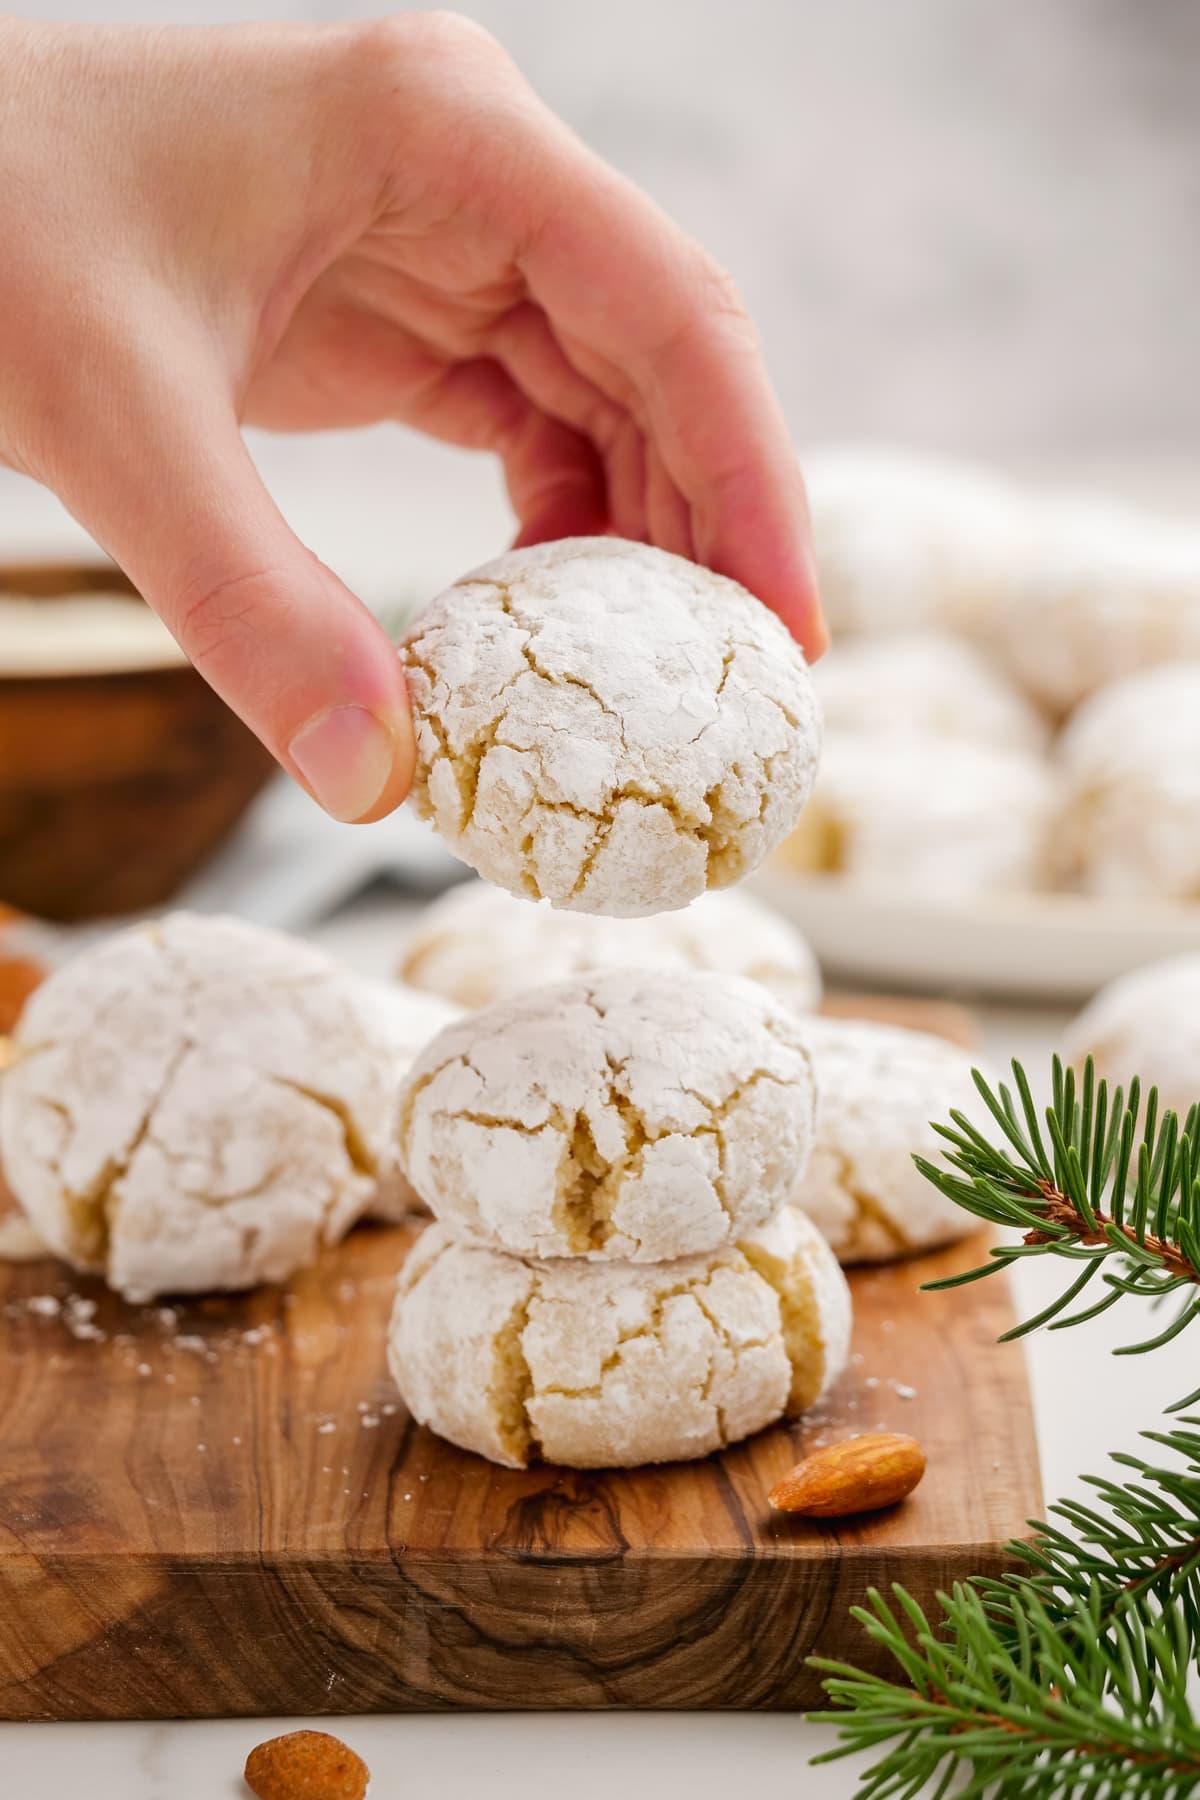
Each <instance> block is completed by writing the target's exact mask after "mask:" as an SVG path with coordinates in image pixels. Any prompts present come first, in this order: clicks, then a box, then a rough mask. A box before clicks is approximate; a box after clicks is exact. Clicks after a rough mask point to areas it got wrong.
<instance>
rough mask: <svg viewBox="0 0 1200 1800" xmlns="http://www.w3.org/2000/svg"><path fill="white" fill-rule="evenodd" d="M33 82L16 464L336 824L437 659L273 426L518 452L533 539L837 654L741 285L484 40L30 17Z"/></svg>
mask: <svg viewBox="0 0 1200 1800" xmlns="http://www.w3.org/2000/svg"><path fill="white" fill-rule="evenodd" d="M0 89H2V91H3V104H2V105H0V243H2V244H3V247H4V248H3V254H2V255H0V321H2V324H0V459H2V460H4V461H6V462H8V463H9V464H11V465H12V466H13V467H15V468H17V469H21V470H24V471H26V472H27V473H28V474H30V475H32V476H34V477H36V478H37V479H38V480H40V481H42V482H44V483H45V484H46V485H47V486H49V487H51V488H53V489H54V490H55V492H56V493H58V494H59V495H60V496H61V498H62V499H63V501H64V502H65V503H66V505H67V506H68V507H69V508H70V509H71V511H72V512H73V513H74V514H75V515H76V517H77V518H78V519H80V520H81V521H82V523H83V524H84V525H85V526H86V527H87V529H88V530H89V531H90V532H91V533H92V534H93V536H95V537H96V538H97V539H98V540H99V541H100V542H101V543H102V544H103V545H104V546H105V547H106V548H107V549H108V550H109V551H110V552H111V554H112V555H113V556H114V557H115V558H116V560H117V561H118V562H119V563H120V564H121V566H122V567H123V568H124V569H125V570H126V571H127V572H128V573H129V575H130V576H131V577H132V578H133V580H134V581H135V582H136V583H137V585H138V587H139V588H140V589H141V591H142V592H143V593H144V594H145V595H146V597H147V599H148V600H149V601H150V602H151V604H152V605H153V606H154V607H155V608H156V609H157V610H158V612H159V613H161V615H162V617H163V618H164V619H165V621H166V623H167V624H168V625H169V626H170V628H171V630H172V631H173V632H174V633H175V635H176V637H177V638H178V639H179V642H180V643H181V644H182V646H183V648H184V650H185V651H186V653H187V654H188V656H189V657H190V658H191V659H192V661H193V662H194V663H195V664H196V667H197V668H198V669H200V670H201V672H202V673H203V674H204V675H205V676H206V677H207V678H208V680H209V681H210V682H211V683H212V684H213V686H214V687H215V688H216V689H217V690H218V692H219V693H221V694H222V695H223V696H224V697H225V699H226V700H227V701H228V702H229V704H230V705H231V706H233V707H234V708H235V709H236V710H237V712H239V713H240V714H241V716H242V717H243V718H244V719H245V720H246V721H247V723H248V724H249V725H250V726H251V727H252V728H253V729H254V730H255V731H256V732H257V733H258V735H259V736H260V737H261V738H262V739H263V741H264V743H266V744H267V745H268V747H269V748H270V749H271V750H272V751H273V752H274V754H275V755H276V756H277V757H278V758H279V760H280V762H281V763H282V764H283V766H284V767H285V768H286V769H288V770H290V772H291V773H292V774H293V775H296V776H298V777H299V778H300V779H301V780H302V781H303V782H304V783H305V784H306V785H307V786H308V787H309V789H310V790H311V792H312V793H313V794H314V795H315V796H316V798H317V799H318V800H319V801H320V802H321V803H322V805H323V806H325V807H326V809H327V810H328V811H329V812H331V813H332V814H333V815H334V816H335V817H336V818H340V819H373V818H379V817H381V816H382V815H383V814H384V813H386V812H388V811H390V809H391V808H392V807H394V806H395V805H397V804H398V803H399V801H400V800H402V799H403V797H404V794H405V792H406V791H407V787H408V782H409V776H410V771H411V764H412V736H411V728H410V724H409V719H408V711H407V703H406V698H405V693H404V686H403V681H402V678H401V675H400V671H399V668H398V665H397V662H396V658H395V656H394V654H393V653H392V650H391V648H390V646H389V644H388V642H387V640H386V638H385V636H384V634H383V632H382V631H381V630H380V628H379V626H378V625H377V624H376V623H375V622H374V620H373V619H372V618H371V617H370V615H369V614H368V612H367V611H366V609H365V608H364V607H363V606H362V605H361V604H360V603H359V601H357V600H356V599H355V598H354V596H353V595H352V594H351V593H350V592H349V591H348V590H347V589H346V588H345V587H344V586H343V585H342V584H341V582H339V581H338V579H337V577H336V575H334V574H333V573H332V572H331V571H330V570H328V569H326V568H324V567H323V566H322V564H321V563H319V562H318V561H317V560H316V558H315V557H313V556H312V555H311V553H310V552H309V551H307V550H306V549H305V548H304V546H303V545H302V544H301V543H300V542H299V540H298V539H297V538H296V537H295V536H294V535H293V534H292V532H291V530H290V529H289V527H288V526H287V524H286V523H285V522H284V520H283V518H282V517H281V515H280V513H279V512H278V510H277V509H276V507H275V506H274V504H273V503H272V501H271V499H270V498H269V496H268V495H267V493H266V491H265V489H264V488H263V486H262V484H261V482H260V481H259V478H258V476H257V474H256V472H255V470H254V467H253V465H252V463H251V461H250V459H249V456H248V454H247V452H246V449H245V447H244V445H243V442H242V437H241V433H240V429H239V427H240V424H241V423H242V422H243V421H248V422H252V423H257V424H262V425H266V426H270V427H273V428H275V429H280V430H313V429H318V428H320V427H324V426H347V425H357V424H366V423H368V422H370V421H374V420H378V419H397V420H403V421H404V422H405V423H406V424H409V425H414V426H416V427H418V428H419V429H421V430H423V431H427V432H429V433H430V434H432V435H433V436H435V437H440V438H445V439H447V440H448V441H450V442H452V443H456V444H466V445H472V446H475V447H478V448H480V449H488V450H493V451H495V452H496V453H497V454H498V455H499V456H500V457H501V458H502V459H503V462H504V468H505V473H506V476H507V481H508V488H509V493H510V495H511V497H512V502H513V506H514V507H515V509H516V512H517V514H518V517H519V519H520V522H521V529H520V540H519V541H520V542H522V543H530V542H535V541H537V540H539V539H542V538H548V537H558V536H563V535H565V534H568V533H574V532H600V531H609V530H611V531H615V532H618V533H620V534H622V535H624V536H626V537H634V538H646V539H649V540H650V541H651V542H653V543H656V544H660V545H662V546H664V547H665V548H666V549H668V550H676V551H679V552H681V553H682V554H683V555H685V556H692V557H695V558H697V559H699V560H700V561H702V562H705V563H709V564H711V565H712V566H713V567H714V568H717V569H720V570H723V571H724V572H726V573H727V574H730V575H733V576H736V577H737V578H738V579H739V580H740V581H742V582H744V583H745V584H746V586H747V587H749V588H750V589H752V590H753V592H755V593H757V594H758V595H759V596H760V597H761V598H762V599H764V600H766V601H767V602H768V603H769V604H770V605H772V606H774V607H775V608H776V610H777V611H778V612H779V613H780V614H781V615H782V616H783V618H784V619H785V620H786V622H787V623H788V624H789V625H790V626H791V628H792V629H793V630H794V631H795V633H796V634H797V636H798V637H799V638H800V639H801V640H802V641H803V642H804V643H805V644H806V645H807V647H808V648H809V649H810V650H818V649H819V648H820V647H821V644H822V642H823V637H822V628H821V624H820V617H819V611H818V606H817V600H816V587H815V578H814V574H813V565H812V561H811V556H810V552H809V546H808V536H807V524H806V514H805V505H804V493H803V488H802V485H801V480H800V476H799V472H798V470H797V466H796V460H795V455H794V452H793V449H792V446H791V442H790V440H789V437H788V433H787V431H786V428H785V426H784V422H783V419H782V417H781V416H780V413H779V410H778V407H777V406H776V403H775V401H774V399H773V397H772V393H771V389H770V387H769V385H768V382H767V377H766V374H765V371H764V369H763V365H762V361H761V358H760V355H759V351H758V346H757V342H756V339H755V336H754V332H753V329H752V327H751V325H750V322H749V320H748V319H747V317H746V314H745V311H744V309H743V307H742V305H741V302H740V300H739V298H738V296H737V293H736V290H735V289H734V287H733V285H732V283H731V282H730V281H729V279H728V278H727V277H726V276H725V275H724V274H723V273H722V271H721V270H720V269H719V268H717V267H716V266H715V265H714V264H713V263H712V262H711V261H710V260H709V258H708V257H707V256H706V255H705V254H704V252H703V251H702V250H700V249H699V248H698V246H697V245H696V244H694V243H693V242H692V241H691V240H690V239H689V238H687V237H685V236H684V235H683V234H682V233H681V232H680V231H678V230H677V229H676V228H675V227H674V226H673V225H672V224H671V223H670V221H669V220H668V219H666V218H665V217H664V216H663V215H662V214H661V213H660V212H659V211H658V210H657V209H656V208H655V207H654V206H653V205H652V204H651V202H650V201H649V200H648V199H647V198H646V197H645V195H643V194H642V193H640V192H639V190H638V189H637V188H635V187H633V186H632V185H631V184H630V183H628V182H627V181H625V180H623V179H622V178H621V177H620V176H619V175H617V174H616V173H615V172H614V171H613V170H612V169H610V168H608V167H607V166H606V165H605V164H604V163H603V162H601V161H600V160H599V158H597V157H595V156H593V155H592V154H591V153H590V152H589V151H588V150H587V149H586V148H585V147H584V146H583V145H582V144H581V143H580V142H579V141H578V140H577V139H576V138H575V137H574V136H573V135H572V134H571V133H570V132H569V131H568V130H567V129H566V127H565V126H564V125H563V124H562V123H561V122H560V121H559V120H558V119H556V118H555V117H554V115H553V114H552V113H550V112H549V111H548V110H547V108H546V107H545V106H543V105H542V103H541V102H540V101H539V100H538V98H537V97H536V95H535V94H534V93H533V92H532V90H531V89H530V88H529V87H528V85H527V84H526V83H525V82H524V80H523V79H522V78H521V76H520V74H519V73H518V72H517V70H516V69H515V68H514V67H513V65H512V64H511V62H509V60H508V58H507V57H506V56H505V54H504V53H503V51H502V50H501V49H500V48H499V46H498V45H497V44H496V43H494V42H493V40H492V39H491V38H490V37H488V36H487V34H486V33H485V32H483V31H481V30H480V29H478V28H477V27H475V26H474V25H471V24H469V23H468V22H466V21H465V20H463V19H460V18H457V17H455V16H454V15H452V14H438V13H432V14H420V13H408V14H404V15H401V16H399V17H397V18H395V19H392V20H388V21H384V22H374V23H370V24H355V25H351V26H347V27H335V28H309V27H307V26H296V27H279V26H264V27H252V28H234V29H218V30H141V29H91V28H84V27H77V26H42V25H33V24H28V23H24V22H22V21H19V20H11V19H6V20H2V21H0ZM399 549H400V547H399V546H398V553H399Z"/></svg>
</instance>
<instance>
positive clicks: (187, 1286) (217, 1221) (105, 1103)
mask: <svg viewBox="0 0 1200 1800" xmlns="http://www.w3.org/2000/svg"><path fill="white" fill-rule="evenodd" d="M13 1051H14V1055H13V1060H12V1062H11V1064H10V1066H9V1067H8V1069H7V1070H6V1071H5V1074H4V1079H3V1083H2V1084H0V1146H2V1151H3V1159H4V1172H5V1176H6V1177H7V1180H8V1183H9V1185H10V1187H11V1188H12V1190H13V1192H14V1194H15V1195H16V1196H17V1198H18V1200H19V1201H20V1203H21V1205H22V1207H23V1208H24V1210H25V1212H26V1213H27V1214H28V1216H29V1218H30V1220H31V1221H32V1223H33V1225H34V1227H35V1229H36V1230H37V1231H38V1232H39V1233H40V1235H41V1236H42V1237H43V1238H44V1239H45V1241H46V1243H47V1244H48V1245H49V1246H50V1248H51V1249H52V1250H53V1251H54V1252H55V1254H57V1255H59V1256H61V1257H63V1258H64V1259H65V1260H66V1261H67V1262H69V1263H71V1264H73V1265H74V1267H76V1268H77V1269H84V1270H93V1271H96V1272H97V1273H100V1274H103V1275H105V1276H106V1277H107V1279H108V1281H109V1283H110V1284H111V1285H112V1286H113V1287H114V1288H116V1289H117V1290H118V1291H119V1292H120V1293H122V1294H124V1295H125V1296H126V1297H127V1298H128V1299H130V1300H148V1299H150V1298H152V1297H153V1296H154V1295H156V1294H161V1293H175V1292H178V1293H184V1292H197V1291H203V1290H206V1289H215V1288H230V1289H232V1288H244V1287H249V1286H251V1285H252V1284H254V1283H256V1282H260V1281H277V1280H282V1279H283V1278H284V1277H285V1276H287V1275H289V1274H290V1273H291V1272H292V1270H294V1269H296V1268H298V1267H300V1266H301V1265H302V1264H304V1263H307V1262H309V1261H311V1259H312V1258H313V1256H314V1255H315V1254H316V1252H317V1250H318V1249H319V1247H320V1246H321V1245H322V1244H329V1243H333V1242H335V1241H336V1240H337V1239H338V1238H340V1237H341V1236H342V1234H343V1233H344V1232H345V1231H346V1230H347V1229H348V1228H349V1226H350V1225H352V1224H353V1223H354V1221H355V1220H356V1219H357V1218H358V1217H359V1216H360V1215H361V1214H362V1212H363V1211H364V1210H365V1209H366V1208H367V1207H368V1206H369V1205H370V1204H371V1202H372V1200H373V1199H374V1197H375V1195H376V1191H377V1186H378V1182H379V1177H380V1172H381V1169H382V1168H383V1167H384V1166H385V1164H386V1160H387V1158H388V1157H389V1156H390V1155H391V1154H392V1153H393V1152H392V1148H391V1141H390V1140H391V1131H392V1124H393V1109H394V1104H395V1098H396V1087H397V1069H396V1066H395V1058H394V1054H393V1050H392V1046H391V1044H390V1042H389V1039H388V1036H387V1034H386V1033H385V1032H383V1030H382V1029H381V1028H380V1027H379V1025H378V1015H377V1013H376V1011H375V1007H374V1005H373V1003H372V1002H371V1000H370V998H369V993H368V990H367V989H366V988H365V986H364V984H362V983H359V982H356V981H354V980H353V979H351V978H350V977H348V976H346V975H345V974H343V972H342V971H341V970H340V969H339V968H338V967H337V966H336V965H335V964H334V963H332V962H330V961H329V960H328V958H326V957H325V956H323V955H321V954H319V953H318V952H316V951H314V950H312V949H309V948H308V947H307V946H305V945H303V944H300V943H297V942H295V941H294V940H293V939H290V938H285V937H281V936H279V935H278V934H276V933H274V932H271V931H264V930H261V929H259V928H257V927H255V926H252V925H247V924H243V923H242V922H240V921H238V920H235V919H223V918H199V917H193V916H191V915H188V914H186V913H177V914H174V915H172V916H169V917H167V918H165V919H163V920H161V921H160V922H159V923H156V924H153V925H146V926H137V927H135V928H133V929H131V930H127V931H123V932H120V933H119V934H117V935H115V936H113V937H111V938H109V939H107V940H106V941H105V942H103V943H102V944H100V945H98V946H96V947H95V948H91V949H88V950H85V951H83V952H82V953H81V954H80V955H79V956H77V957H76V958H75V959H74V960H73V961H71V962H69V963H67V964H65V965H64V966H63V967H62V968H60V969H58V970H56V971H55V973H54V974H52V975H51V976H50V977H49V979H48V980H47V981H45V982H44V983H43V985H42V986H41V987H40V988H38V989H37V991H36V992H35V993H34V994H33V995H32V996H31V998H30V1000H29V1001H28V1003H27V1005H26V1007H25V1010H24V1012H23V1013H22V1015H21V1019H20V1023H19V1025H18V1027H17V1030H16V1033H15V1036H14V1040H13Z"/></svg>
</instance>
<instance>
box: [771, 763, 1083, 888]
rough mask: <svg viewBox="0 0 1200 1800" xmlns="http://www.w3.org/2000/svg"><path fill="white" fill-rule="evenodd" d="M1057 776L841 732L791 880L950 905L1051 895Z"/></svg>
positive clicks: (800, 839) (1041, 768)
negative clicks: (838, 882)
mask: <svg viewBox="0 0 1200 1800" xmlns="http://www.w3.org/2000/svg"><path fill="white" fill-rule="evenodd" d="M1056 800H1057V788H1056V784H1055V781H1054V777H1053V774H1052V772H1051V770H1050V769H1049V767H1048V766H1047V765H1046V764H1045V763H1044V762H1043V760H1042V759H1041V758H1040V757H1037V756H1034V755H1033V754H1032V753H1030V752H1028V751H1020V750H1003V749H999V748H996V747H994V746H991V745H985V744H969V743H956V744H954V745H953V747H952V748H948V747H947V745H946V743H945V742H944V741H939V740H938V739H935V738H930V737H918V736H912V737H908V736H903V735H902V736H898V737H892V738H887V739H883V738H879V737H875V736H872V735H870V734H868V733H866V732H849V731H845V732H833V731H831V732H830V733H829V734H828V736H827V738H826V742H825V753H824V756H823V759H822V762H821V773H820V776H819V778H818V781H817V786H816V791H815V793H814V794H813V797H812V800H811V801H810V802H809V805H808V807H807V808H806V810H805V814H804V817H803V819H802V820H801V822H800V825H799V827H798V828H797V830H796V831H794V832H793V833H792V835H791V837H790V838H789V839H788V840H787V843H786V844H784V845H783V847H782V848H781V850H780V851H779V860H780V861H781V862H782V863H784V864H786V866H788V867H789V868H793V869H799V870H803V871H807V872H811V873H818V874H839V875H844V876H846V877H847V878H848V879H849V880H851V881H856V882H862V883H865V884H872V883H874V884H881V883H883V884H886V885H887V886H888V888H889V889H892V890H899V889H908V890H910V891H916V892H921V893H926V894H937V895H939V896H943V897H950V896H963V895H969V894H985V893H999V892H1017V893H1019V892H1023V891H1026V890H1028V889H1030V888H1038V887H1044V886H1046V885H1047V882H1048V879H1049V872H1050V845H1049V834H1050V831H1051V827H1052V825H1053V823H1054V820H1055V816H1056V812H1055V808H1056Z"/></svg>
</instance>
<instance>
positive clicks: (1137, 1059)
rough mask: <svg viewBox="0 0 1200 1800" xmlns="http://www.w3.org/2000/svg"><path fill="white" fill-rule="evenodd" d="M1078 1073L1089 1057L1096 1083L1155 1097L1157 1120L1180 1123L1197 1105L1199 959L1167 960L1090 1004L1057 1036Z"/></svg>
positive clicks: (1103, 991)
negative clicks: (1164, 1117)
mask: <svg viewBox="0 0 1200 1800" xmlns="http://www.w3.org/2000/svg"><path fill="white" fill-rule="evenodd" d="M1062 1053H1063V1056H1064V1057H1065V1058H1066V1060H1067V1061H1068V1062H1070V1063H1072V1064H1073V1065H1074V1067H1075V1068H1077V1069H1082V1068H1083V1065H1084V1063H1085V1062H1086V1060H1087V1058H1088V1057H1089V1056H1090V1057H1091V1058H1092V1060H1093V1061H1094V1063H1095V1065H1096V1073H1097V1075H1100V1076H1103V1077H1104V1079H1105V1080H1106V1081H1107V1082H1109V1084H1110V1085H1116V1084H1118V1083H1119V1084H1120V1085H1121V1086H1122V1087H1124V1088H1125V1089H1126V1091H1128V1088H1129V1083H1130V1082H1131V1081H1132V1080H1133V1078H1134V1076H1135V1075H1136V1076H1137V1077H1138V1078H1139V1079H1140V1080H1141V1083H1142V1090H1143V1092H1145V1091H1146V1089H1148V1088H1151V1087H1156V1088H1157V1089H1158V1099H1159V1108H1160V1112H1162V1111H1165V1110H1167V1109H1168V1108H1170V1109H1171V1110H1172V1111H1174V1112H1177V1113H1178V1114H1179V1116H1180V1119H1181V1120H1183V1119H1186V1117H1187V1115H1188V1113H1189V1111H1190V1110H1191V1108H1192V1107H1193V1106H1194V1105H1195V1104H1196V1103H1197V1101H1200V956H1173V957H1171V958H1170V959H1169V960H1168V961H1166V962H1160V963H1152V964H1151V966H1150V967H1149V968H1146V969H1134V970H1133V971H1132V973H1130V974H1128V975H1121V976H1119V977H1118V978H1117V980H1116V981H1112V982H1109V984H1108V986H1107V987H1103V988H1101V989H1100V992H1099V993H1098V994H1097V995H1096V996H1095V998H1094V999H1093V1000H1091V1001H1090V1002H1089V1003H1088V1005H1087V1006H1085V1007H1084V1009H1083V1011H1082V1012H1081V1013H1080V1014H1079V1017H1078V1018H1077V1019H1075V1020H1074V1021H1073V1022H1072V1024H1071V1025H1069V1026H1068V1027H1067V1030H1066V1031H1065V1032H1064V1034H1063V1040H1062Z"/></svg>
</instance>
